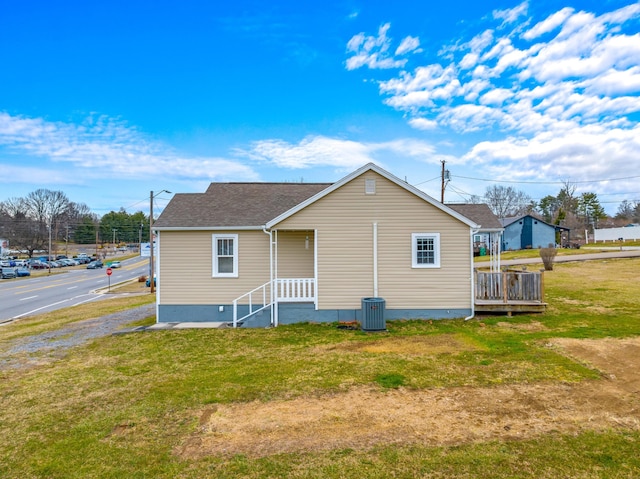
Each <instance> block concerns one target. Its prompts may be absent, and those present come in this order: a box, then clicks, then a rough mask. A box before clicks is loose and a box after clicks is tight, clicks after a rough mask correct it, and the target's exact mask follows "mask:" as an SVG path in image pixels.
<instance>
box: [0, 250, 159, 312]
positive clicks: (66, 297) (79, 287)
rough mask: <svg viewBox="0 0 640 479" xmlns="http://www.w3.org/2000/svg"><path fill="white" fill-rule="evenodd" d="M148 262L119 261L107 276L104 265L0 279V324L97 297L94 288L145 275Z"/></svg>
mask: <svg viewBox="0 0 640 479" xmlns="http://www.w3.org/2000/svg"><path fill="white" fill-rule="evenodd" d="M148 265H149V260H148V259H146V258H132V259H129V260H125V261H122V267H121V268H115V269H113V270H112V272H113V273H112V275H111V278H109V277H108V276H107V274H106V268H103V269H93V270H92V269H86V268H76V269H68V270H65V269H63V270H61V271H60V273H58V274H51V275H44V276H37V277H31V278H17V279H3V280H0V324H2V323H5V322H9V321H13V320H15V319H19V318H22V317H25V316H31V315H34V314H41V313H46V312H50V311H54V310H56V309H60V308H66V307H69V306H76V305H78V304H82V303H87V302H89V301H95V300H98V299H101V298H102V297H103V295H101V294H98V293H96V290H99V289H101V288H106V287H108V286H109V283H111V284H116V283H119V282H121V281H126V280H129V279H133V278H137V277H139V276H141V275H146V274H148ZM54 271H55V270H54ZM56 272H57V271H56Z"/></svg>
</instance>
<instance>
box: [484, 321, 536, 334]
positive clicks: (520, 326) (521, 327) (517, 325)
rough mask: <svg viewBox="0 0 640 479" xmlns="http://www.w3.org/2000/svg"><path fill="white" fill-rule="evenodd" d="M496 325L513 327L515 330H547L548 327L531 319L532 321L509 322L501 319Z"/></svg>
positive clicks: (507, 327)
mask: <svg viewBox="0 0 640 479" xmlns="http://www.w3.org/2000/svg"><path fill="white" fill-rule="evenodd" d="M496 326H498V327H500V328H506V329H512V330H514V331H529V332H536V331H547V330H548V328H547V327H546V326H545V325H544V324H542V323H541V322H539V321H531V322H530V323H507V322H505V321H500V322H499V323H496Z"/></svg>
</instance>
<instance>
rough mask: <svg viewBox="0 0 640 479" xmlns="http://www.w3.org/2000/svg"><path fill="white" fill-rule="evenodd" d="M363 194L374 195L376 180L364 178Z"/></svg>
mask: <svg viewBox="0 0 640 479" xmlns="http://www.w3.org/2000/svg"><path fill="white" fill-rule="evenodd" d="M364 193H365V194H366V195H375V194H376V180H375V178H365V180H364Z"/></svg>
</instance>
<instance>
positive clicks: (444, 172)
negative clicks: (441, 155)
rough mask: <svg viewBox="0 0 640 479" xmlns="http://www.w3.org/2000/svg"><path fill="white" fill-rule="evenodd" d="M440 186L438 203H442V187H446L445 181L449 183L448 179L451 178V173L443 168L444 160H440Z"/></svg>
mask: <svg viewBox="0 0 640 479" xmlns="http://www.w3.org/2000/svg"><path fill="white" fill-rule="evenodd" d="M441 163H442V175H441V178H442V188H441V191H440V203H442V204H444V189H445V188H446V187H447V183H449V180H450V179H451V174H450V173H449V170H445V168H444V165H445V163H446V162H445V161H444V160H442V161H441Z"/></svg>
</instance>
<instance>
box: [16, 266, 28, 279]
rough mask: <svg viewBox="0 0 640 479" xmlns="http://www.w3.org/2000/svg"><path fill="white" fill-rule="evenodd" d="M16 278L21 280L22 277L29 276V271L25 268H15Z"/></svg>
mask: <svg viewBox="0 0 640 479" xmlns="http://www.w3.org/2000/svg"><path fill="white" fill-rule="evenodd" d="M16 276H17V277H18V278H21V277H23V276H31V271H29V270H28V269H27V268H17V269H16Z"/></svg>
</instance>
